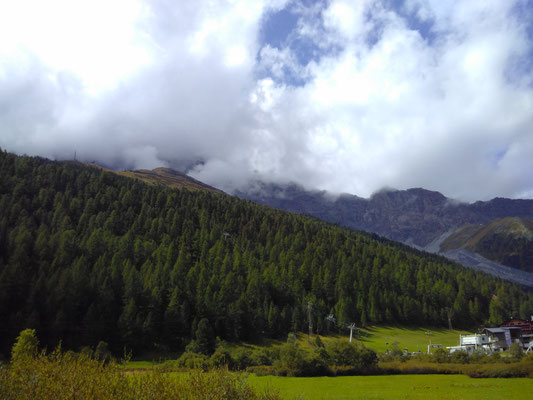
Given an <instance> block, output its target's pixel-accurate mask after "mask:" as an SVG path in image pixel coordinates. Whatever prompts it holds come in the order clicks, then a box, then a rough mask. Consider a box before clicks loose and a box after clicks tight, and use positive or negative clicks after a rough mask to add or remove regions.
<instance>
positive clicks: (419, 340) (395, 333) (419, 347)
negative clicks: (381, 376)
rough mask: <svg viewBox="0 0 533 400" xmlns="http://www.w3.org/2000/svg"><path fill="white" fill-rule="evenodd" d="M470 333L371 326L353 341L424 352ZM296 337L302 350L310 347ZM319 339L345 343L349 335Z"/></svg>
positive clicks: (373, 346) (381, 348) (378, 347)
mask: <svg viewBox="0 0 533 400" xmlns="http://www.w3.org/2000/svg"><path fill="white" fill-rule="evenodd" d="M470 333H471V332H467V331H460V330H455V329H454V330H449V329H442V328H411V327H399V326H373V327H368V328H365V329H361V330H360V334H359V335H356V334H355V332H354V339H355V340H356V341H358V342H360V343H362V344H364V345H365V346H366V347H369V348H371V349H372V350H375V351H381V352H385V351H386V350H387V349H389V350H390V349H391V346H392V344H393V343H397V344H398V347H399V348H400V349H404V348H407V349H408V351H409V352H415V351H421V352H426V351H427V346H428V344H429V343H430V342H431V343H432V344H441V345H443V346H444V347H446V346H456V345H458V344H459V335H461V334H462V335H465V334H470ZM298 337H299V340H300V345H301V346H303V347H304V348H305V347H307V346H309V347H310V346H311V345H310V344H309V340H308V336H307V335H304V334H299V336H298ZM320 339H321V340H322V341H323V342H324V343H325V344H327V343H331V342H333V341H343V340H346V341H347V340H349V334H344V335H329V336H320Z"/></svg>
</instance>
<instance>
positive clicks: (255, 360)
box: [250, 349, 272, 365]
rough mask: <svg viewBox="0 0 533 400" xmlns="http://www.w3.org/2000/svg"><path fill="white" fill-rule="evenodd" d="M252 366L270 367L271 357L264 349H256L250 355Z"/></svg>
mask: <svg viewBox="0 0 533 400" xmlns="http://www.w3.org/2000/svg"><path fill="white" fill-rule="evenodd" d="M250 357H251V360H252V365H272V356H271V354H269V352H268V351H267V350H265V349H257V350H254V351H252V354H251V356H250Z"/></svg>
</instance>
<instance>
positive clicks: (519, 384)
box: [248, 375, 533, 400]
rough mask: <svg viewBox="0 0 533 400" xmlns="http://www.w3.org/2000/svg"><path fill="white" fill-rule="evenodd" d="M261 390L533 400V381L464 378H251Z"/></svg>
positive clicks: (288, 395) (321, 395)
mask: <svg viewBox="0 0 533 400" xmlns="http://www.w3.org/2000/svg"><path fill="white" fill-rule="evenodd" d="M248 379H249V382H250V383H251V384H252V385H253V386H255V387H256V388H258V389H264V388H266V387H272V388H275V389H278V390H279V391H280V394H281V396H282V397H283V398H284V399H305V400H314V399H336V400H348V399H372V400H377V399H383V400H387V399H395V400H396V399H421V400H422V399H424V400H431V399H438V400H459V399H468V400H499V399H514V400H522V399H524V400H526V399H527V400H530V399H531V398H533V395H532V393H533V379H528V378H507V379H505V378H491V379H472V378H469V377H467V376H464V375H392V376H346V377H336V378H329V377H320V378H286V377H273V376H263V377H257V376H250V377H249V378H248Z"/></svg>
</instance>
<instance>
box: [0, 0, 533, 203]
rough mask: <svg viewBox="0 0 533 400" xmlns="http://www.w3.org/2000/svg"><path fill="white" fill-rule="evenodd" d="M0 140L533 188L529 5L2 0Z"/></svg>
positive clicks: (243, 165)
mask: <svg viewBox="0 0 533 400" xmlns="http://www.w3.org/2000/svg"><path fill="white" fill-rule="evenodd" d="M0 147H1V148H2V149H3V150H7V151H10V152H14V153H17V154H29V155H39V156H42V157H48V158H52V159H58V160H61V159H73V158H74V155H76V158H77V159H78V160H81V161H96V162H98V163H100V164H103V165H106V166H110V167H113V168H115V169H139V168H147V169H152V168H156V167H160V166H163V167H171V168H175V169H178V170H186V171H187V172H188V173H189V174H190V175H191V176H193V177H195V178H196V179H199V180H201V181H203V182H206V183H208V184H211V185H214V186H216V187H219V188H222V189H224V190H226V191H228V192H232V191H234V190H235V189H238V188H240V189H242V188H246V187H247V185H249V184H250V182H252V181H254V180H262V181H266V182H276V183H288V182H296V183H299V184H301V185H303V186H304V187H306V188H308V189H321V190H327V191H330V192H332V193H352V194H356V195H359V196H361V197H369V196H370V195H371V194H372V193H374V192H376V191H378V190H380V189H382V188H384V187H387V188H396V189H407V188H411V187H423V188H426V189H430V190H437V191H440V192H441V193H443V194H445V195H446V196H448V197H451V198H455V199H458V200H462V201H475V200H488V199H491V198H493V197H510V198H533V0H483V1H479V0H454V1H451V0H405V1H402V0H351V1H348V0H314V1H312V0H271V1H267V0H218V1H217V0H195V1H188V0H150V1H143V0H112V1H109V0H91V1H81V0H47V1H39V0H17V1H10V0H0Z"/></svg>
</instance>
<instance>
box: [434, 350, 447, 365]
mask: <svg viewBox="0 0 533 400" xmlns="http://www.w3.org/2000/svg"><path fill="white" fill-rule="evenodd" d="M449 360H450V354H449V353H448V352H447V351H446V350H444V349H442V348H438V349H435V351H434V352H433V361H434V362H437V363H439V364H443V363H447V362H449Z"/></svg>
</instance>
